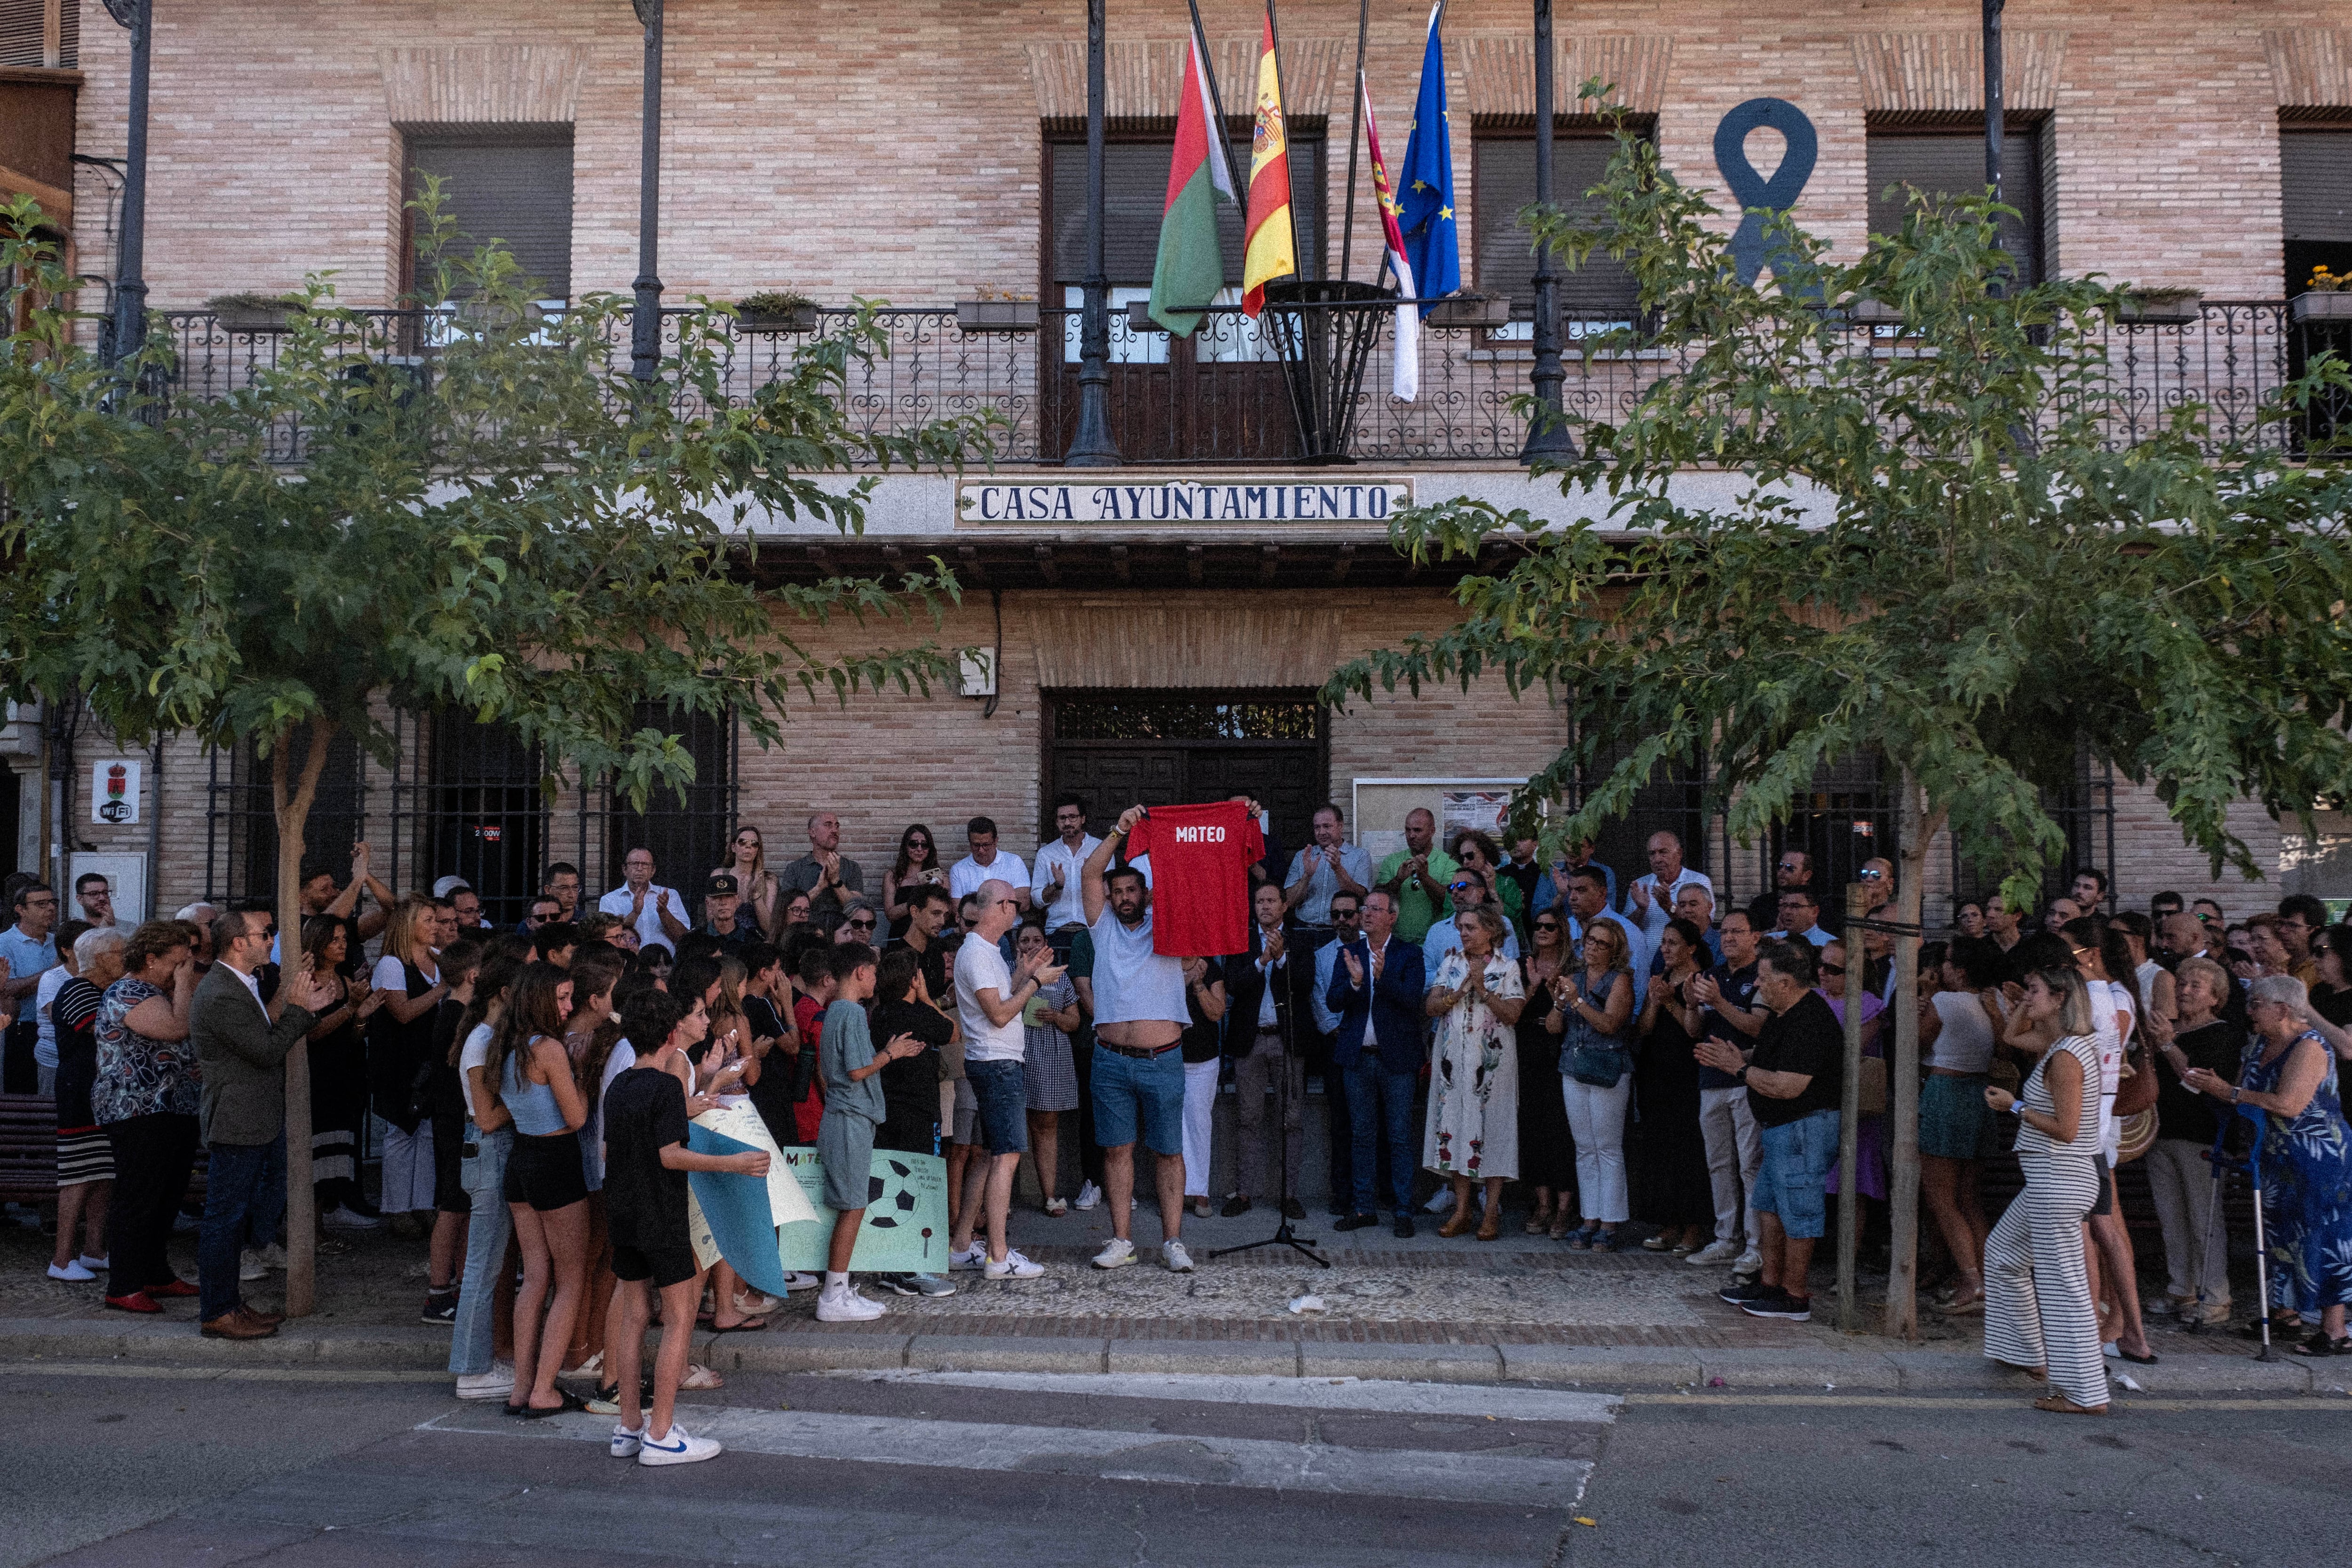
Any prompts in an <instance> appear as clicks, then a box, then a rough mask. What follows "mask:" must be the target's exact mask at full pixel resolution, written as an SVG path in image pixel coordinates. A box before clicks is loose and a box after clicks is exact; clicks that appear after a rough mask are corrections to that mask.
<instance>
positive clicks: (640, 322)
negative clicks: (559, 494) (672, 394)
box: [629, 0, 662, 385]
mask: <svg viewBox="0 0 2352 1568" xmlns="http://www.w3.org/2000/svg"><path fill="white" fill-rule="evenodd" d="M629 4H630V5H633V6H635V8H636V13H637V20H638V21H639V22H642V23H643V24H645V29H646V96H645V108H644V111H643V113H642V115H641V116H640V119H641V121H642V123H643V129H644V142H643V145H642V147H641V148H640V150H639V152H638V154H637V280H636V282H635V284H634V285H632V287H633V288H635V290H636V296H637V303H636V309H635V310H634V311H633V312H632V314H631V316H630V319H629V374H631V375H632V376H634V377H635V378H636V380H637V381H639V382H640V383H643V384H648V385H649V384H652V383H653V382H655V381H656V380H657V379H659V378H660V375H661V293H662V282H661V276H660V271H659V268H658V266H657V256H658V252H659V248H660V244H659V233H658V231H659V228H660V224H661V76H662V0H629Z"/></svg>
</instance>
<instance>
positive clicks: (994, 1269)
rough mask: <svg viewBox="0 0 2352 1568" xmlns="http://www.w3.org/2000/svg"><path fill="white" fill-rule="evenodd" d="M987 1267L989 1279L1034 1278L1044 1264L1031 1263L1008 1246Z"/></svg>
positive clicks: (1098, 1259)
mask: <svg viewBox="0 0 2352 1568" xmlns="http://www.w3.org/2000/svg"><path fill="white" fill-rule="evenodd" d="M1095 1261H1096V1262H1097V1263H1100V1262H1101V1261H1102V1259H1101V1258H1096V1259H1095ZM987 1268H988V1277H989V1278H990V1279H1035V1278H1037V1276H1039V1275H1040V1274H1043V1273H1044V1272H1045V1265H1044V1264H1042V1263H1032V1262H1030V1261H1029V1259H1027V1258H1024V1257H1022V1256H1021V1254H1020V1253H1018V1252H1016V1251H1014V1250H1013V1248H1011V1247H1006V1248H1005V1249H1004V1256H1003V1257H1002V1258H991V1259H990V1260H989V1263H988V1266H987Z"/></svg>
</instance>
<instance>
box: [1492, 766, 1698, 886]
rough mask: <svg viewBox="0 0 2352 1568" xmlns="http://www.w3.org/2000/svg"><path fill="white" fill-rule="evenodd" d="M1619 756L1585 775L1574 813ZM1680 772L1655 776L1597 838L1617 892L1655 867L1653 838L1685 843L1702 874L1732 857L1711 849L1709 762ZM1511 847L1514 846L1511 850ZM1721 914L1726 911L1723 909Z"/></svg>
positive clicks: (1686, 858)
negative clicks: (1665, 834)
mask: <svg viewBox="0 0 2352 1568" xmlns="http://www.w3.org/2000/svg"><path fill="white" fill-rule="evenodd" d="M1617 761H1618V757H1617V756H1616V755H1612V756H1607V757H1604V758H1602V759H1601V761H1600V762H1599V763H1596V764H1595V765H1594V766H1593V767H1592V768H1591V770H1590V771H1589V772H1586V773H1581V774H1580V775H1579V777H1578V779H1577V781H1576V784H1575V787H1574V788H1573V789H1571V790H1570V792H1569V793H1570V798H1569V801H1568V805H1569V808H1570V810H1576V809H1579V808H1580V807H1581V806H1582V805H1584V801H1585V797H1586V795H1588V794H1589V793H1590V792H1591V790H1592V789H1593V788H1594V787H1595V786H1597V785H1598V784H1601V782H1602V781H1603V780H1605V779H1606V778H1607V777H1608V776H1609V771H1610V769H1612V767H1614V766H1615V765H1616V764H1617ZM1678 766H1679V770H1680V771H1677V772H1675V773H1667V774H1659V773H1652V774H1651V775H1650V780H1649V782H1648V783H1647V784H1643V786H1642V787H1641V788H1640V789H1639V790H1637V791H1635V792H1634V795H1633V809H1632V810H1631V811H1629V812H1627V813H1626V814H1625V815H1624V816H1621V817H1619V818H1617V819H1616V820H1615V821H1613V822H1611V823H1609V824H1607V825H1605V826H1603V827H1602V828H1601V831H1600V832H1599V833H1597V834H1596V835H1594V836H1593V840H1592V858H1594V859H1595V860H1598V861H1600V862H1601V864H1602V865H1603V866H1606V867H1608V868H1610V869H1611V870H1612V871H1614V872H1616V873H1617V893H1618V896H1619V897H1620V898H1622V897H1624V896H1625V889H1627V888H1628V887H1630V886H1632V885H1633V881H1634V880H1635V879H1637V878H1640V877H1643V876H1646V875H1647V874H1648V873H1649V869H1650V850H1649V845H1650V836H1651V835H1652V834H1654V833H1660V832H1668V833H1672V834H1674V835H1675V837H1678V838H1680V839H1681V840H1682V841H1683V862H1684V864H1685V865H1687V866H1689V867H1690V868H1692V869H1693V870H1696V871H1711V869H1712V867H1714V866H1720V865H1722V864H1724V863H1725V861H1726V860H1727V859H1728V858H1729V856H1728V850H1729V846H1728V845H1727V844H1724V845H1710V844H1709V842H1708V838H1707V818H1706V757H1705V755H1703V754H1702V755H1701V756H1700V757H1699V758H1698V760H1697V761H1696V762H1695V763H1686V764H1679V765H1678ZM1506 847H1507V846H1506ZM1717 912H1718V914H1719V913H1720V912H1721V911H1720V910H1718V911H1717Z"/></svg>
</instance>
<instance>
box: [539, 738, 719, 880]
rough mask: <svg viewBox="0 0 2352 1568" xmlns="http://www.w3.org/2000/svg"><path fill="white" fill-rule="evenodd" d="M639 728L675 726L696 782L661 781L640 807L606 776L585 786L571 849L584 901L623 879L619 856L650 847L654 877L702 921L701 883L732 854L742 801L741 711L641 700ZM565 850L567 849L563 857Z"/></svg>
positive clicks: (622, 859)
mask: <svg viewBox="0 0 2352 1568" xmlns="http://www.w3.org/2000/svg"><path fill="white" fill-rule="evenodd" d="M636 723H637V726H638V728H640V729H645V728H653V729H659V730H664V731H667V730H670V729H673V728H674V729H676V730H677V732H678V736H679V739H680V741H681V742H682V743H683V744H684V746H685V747H686V750H687V752H688V755H690V756H691V757H693V759H694V782H693V783H692V784H688V785H687V786H686V795H685V798H684V799H683V800H681V799H680V798H679V796H678V792H677V791H676V790H675V789H671V788H667V787H666V786H663V785H659V784H656V786H655V787H654V790H653V793H652V794H651V795H648V796H646V809H645V810H643V811H636V810H634V809H632V808H631V807H630V805H629V804H628V803H627V802H626V801H625V800H624V799H622V798H621V797H620V796H619V795H616V794H615V792H614V789H613V787H612V785H611V784H610V783H609V781H608V782H605V783H603V784H600V785H599V786H598V787H596V788H594V789H583V790H582V791H581V792H580V795H579V799H580V805H579V809H578V811H577V813H576V814H575V816H576V820H575V822H574V824H573V832H572V835H571V837H572V844H571V846H570V847H571V849H572V854H571V856H570V857H569V858H571V859H572V862H573V863H574V864H575V865H577V866H578V867H579V868H580V877H581V883H582V887H583V894H582V907H583V909H584V908H587V907H588V906H589V905H590V903H591V902H592V901H593V900H594V899H595V897H596V896H597V894H599V893H601V892H603V891H604V890H606V889H611V888H614V887H618V886H619V885H620V883H621V863H622V861H624V860H625V859H626V858H628V854H629V851H630V850H632V849H638V848H644V849H650V850H652V851H653V857H654V877H655V879H656V881H659V882H661V883H662V884H663V885H664V886H666V887H672V888H676V889H677V890H678V892H679V893H680V894H681V895H683V896H684V898H685V900H686V905H687V910H686V912H687V915H688V921H689V923H694V922H697V921H699V918H700V913H701V909H702V895H703V888H704V884H705V881H706V879H708V878H709V874H710V871H711V869H712V868H714V867H718V866H723V865H725V864H726V863H727V858H728V848H727V846H728V841H729V840H730V839H731V838H732V837H734V834H735V819H736V811H737V808H738V805H739V802H740V788H739V786H738V784H737V782H736V776H737V769H736V763H737V747H736V733H737V729H736V723H735V715H734V712H733V710H729V711H728V713H727V714H725V715H724V716H723V717H716V718H714V717H713V716H711V715H710V714H708V713H688V714H684V715H681V714H678V713H676V712H673V711H671V710H669V709H667V708H665V707H664V706H663V705H662V704H660V703H657V702H645V703H640V704H638V706H637V714H636ZM557 858H563V857H557Z"/></svg>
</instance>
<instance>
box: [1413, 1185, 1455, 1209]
mask: <svg viewBox="0 0 2352 1568" xmlns="http://www.w3.org/2000/svg"><path fill="white" fill-rule="evenodd" d="M1453 1206H1454V1194H1452V1193H1450V1192H1448V1191H1446V1190H1445V1189H1444V1187H1440V1188H1438V1189H1437V1192H1436V1194H1435V1195H1433V1197H1431V1199H1430V1200H1429V1201H1428V1202H1427V1203H1425V1204H1423V1205H1421V1207H1422V1212H1423V1213H1424V1214H1444V1212H1445V1211H1446V1210H1447V1209H1450V1208H1452V1207H1453Z"/></svg>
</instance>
